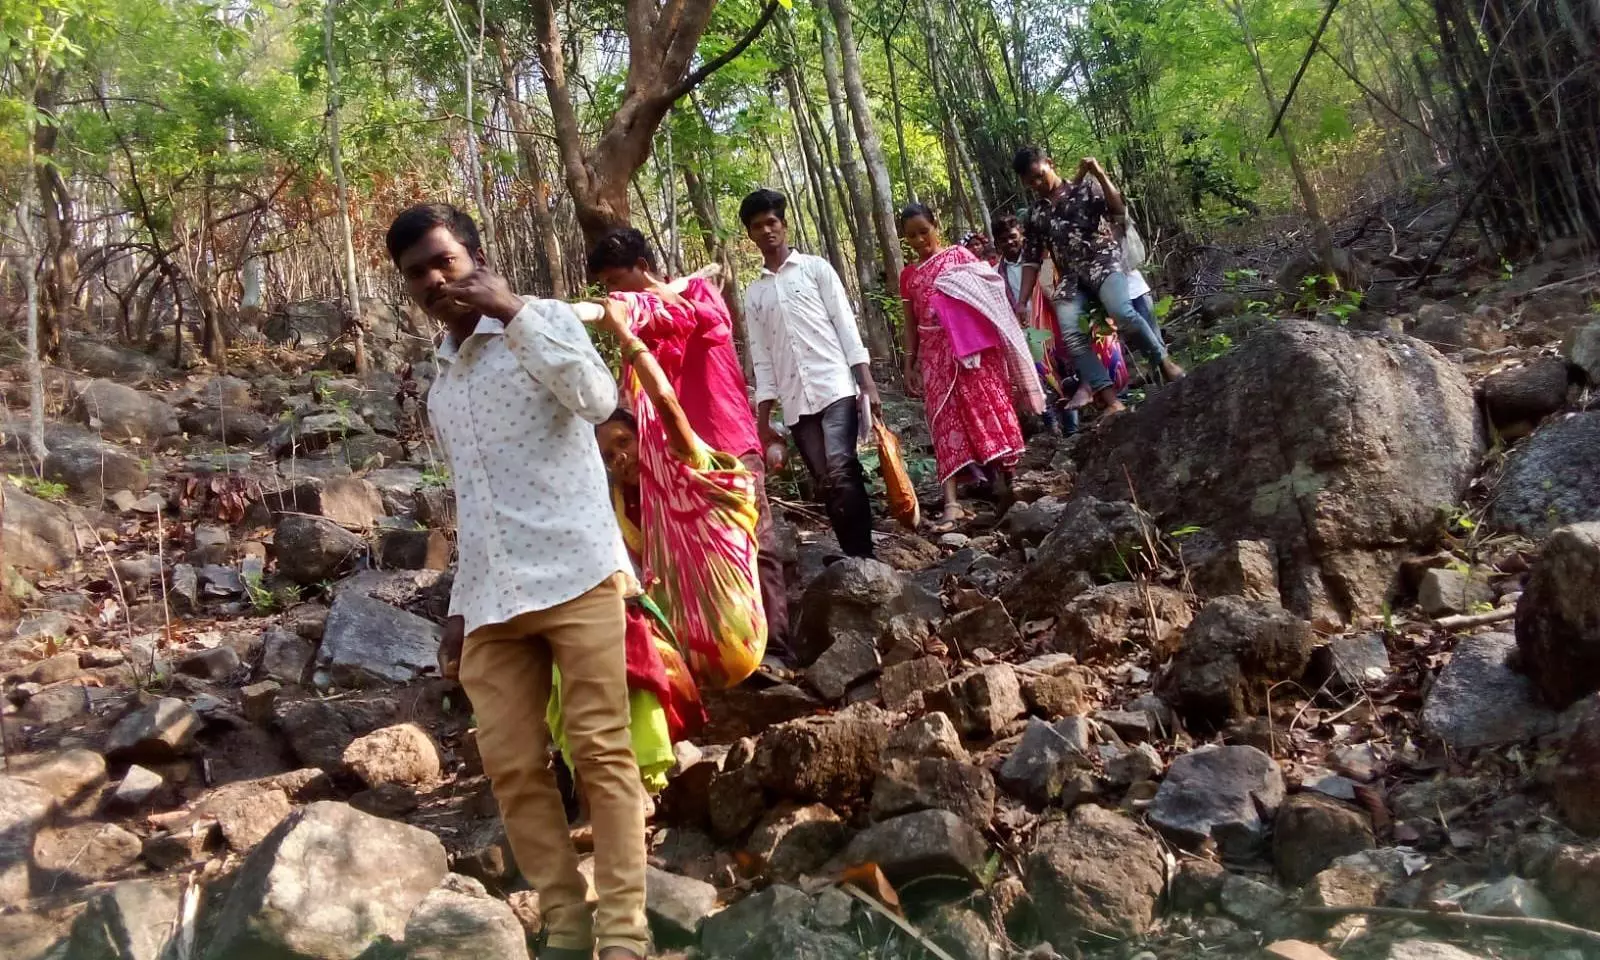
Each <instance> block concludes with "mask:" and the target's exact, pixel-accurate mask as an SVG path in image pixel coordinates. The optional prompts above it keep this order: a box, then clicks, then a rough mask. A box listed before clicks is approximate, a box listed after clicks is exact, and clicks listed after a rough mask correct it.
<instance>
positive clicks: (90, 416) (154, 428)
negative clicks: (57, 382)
mask: <svg viewBox="0 0 1600 960" xmlns="http://www.w3.org/2000/svg"><path fill="white" fill-rule="evenodd" d="M70 413H71V415H72V418H73V419H74V420H76V421H77V422H79V423H81V424H84V425H85V426H87V427H89V428H90V429H92V430H97V431H99V432H100V433H101V434H103V435H104V436H107V437H110V438H112V439H115V440H144V441H152V440H159V439H161V438H162V437H170V436H172V435H173V434H175V433H177V432H178V429H179V428H178V414H177V411H175V410H173V409H172V408H171V407H169V406H167V404H165V403H164V402H162V401H160V400H157V399H156V398H155V397H152V396H150V395H149V394H147V393H144V392H142V391H140V390H135V389H134V388H133V387H125V386H123V385H122V384H120V383H116V382H114V381H111V380H91V381H89V382H88V383H86V384H84V386H83V389H81V390H79V391H78V393H77V396H75V397H74V398H73V400H72V406H71V409H70Z"/></svg>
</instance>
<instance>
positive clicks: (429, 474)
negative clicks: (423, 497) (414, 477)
mask: <svg viewBox="0 0 1600 960" xmlns="http://www.w3.org/2000/svg"><path fill="white" fill-rule="evenodd" d="M422 485H423V486H424V487H429V488H432V489H441V488H443V487H448V486H450V471H449V470H447V469H445V468H444V467H441V466H437V465H435V466H430V467H428V468H427V469H426V470H424V471H422Z"/></svg>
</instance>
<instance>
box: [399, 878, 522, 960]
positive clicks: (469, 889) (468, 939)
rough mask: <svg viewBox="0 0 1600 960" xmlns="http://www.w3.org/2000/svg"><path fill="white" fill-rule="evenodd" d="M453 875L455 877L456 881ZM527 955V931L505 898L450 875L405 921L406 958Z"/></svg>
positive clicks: (515, 959)
mask: <svg viewBox="0 0 1600 960" xmlns="http://www.w3.org/2000/svg"><path fill="white" fill-rule="evenodd" d="M452 881H453V882H452ZM464 957H472V958H473V960H528V941H527V934H526V933H525V932H524V931H523V929H522V923H521V922H520V921H519V920H517V915H516V913H514V912H513V911H512V909H511V907H510V905H508V904H507V903H506V902H505V901H503V900H496V899H495V898H494V897H491V896H489V895H488V893H486V892H485V891H484V889H483V886H482V885H481V884H478V882H477V881H475V880H469V879H468V878H466V877H460V876H455V875H453V874H452V875H450V876H449V877H447V879H446V883H445V884H444V885H442V886H440V887H439V888H438V889H436V890H433V891H431V892H430V893H429V894H428V895H427V896H426V897H423V898H422V902H421V903H420V904H418V905H417V909H416V911H415V912H414V913H412V914H411V918H410V919H409V920H407V921H406V934H405V958H406V960H459V958H464Z"/></svg>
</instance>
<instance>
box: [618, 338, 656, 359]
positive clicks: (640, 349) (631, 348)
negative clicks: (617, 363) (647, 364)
mask: <svg viewBox="0 0 1600 960" xmlns="http://www.w3.org/2000/svg"><path fill="white" fill-rule="evenodd" d="M649 352H650V348H649V347H648V346H646V345H645V342H644V341H643V340H634V341H633V342H632V343H629V344H626V345H625V346H623V348H622V359H624V360H632V359H633V358H634V357H637V356H638V355H639V354H641V353H649Z"/></svg>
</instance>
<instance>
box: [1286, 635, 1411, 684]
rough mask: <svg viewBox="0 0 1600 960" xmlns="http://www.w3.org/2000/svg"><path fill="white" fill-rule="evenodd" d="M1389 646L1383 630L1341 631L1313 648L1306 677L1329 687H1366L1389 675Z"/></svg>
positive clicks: (1311, 681)
mask: <svg viewBox="0 0 1600 960" xmlns="http://www.w3.org/2000/svg"><path fill="white" fill-rule="evenodd" d="M1389 670H1390V664H1389V648H1388V646H1386V645H1385V644H1384V642H1383V634H1381V633H1356V634H1342V635H1340V636H1337V637H1334V638H1333V639H1332V640H1329V641H1328V642H1327V643H1326V644H1324V645H1322V646H1320V647H1318V648H1316V649H1315V650H1313V651H1311V667H1310V670H1309V671H1307V673H1306V679H1307V680H1308V681H1309V682H1310V683H1312V684H1315V685H1316V686H1321V685H1322V684H1324V683H1327V684H1328V686H1329V688H1330V689H1334V690H1338V691H1344V690H1363V689H1366V688H1367V687H1372V686H1377V685H1379V684H1381V683H1383V682H1384V681H1385V680H1387V679H1388V678H1389Z"/></svg>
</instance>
